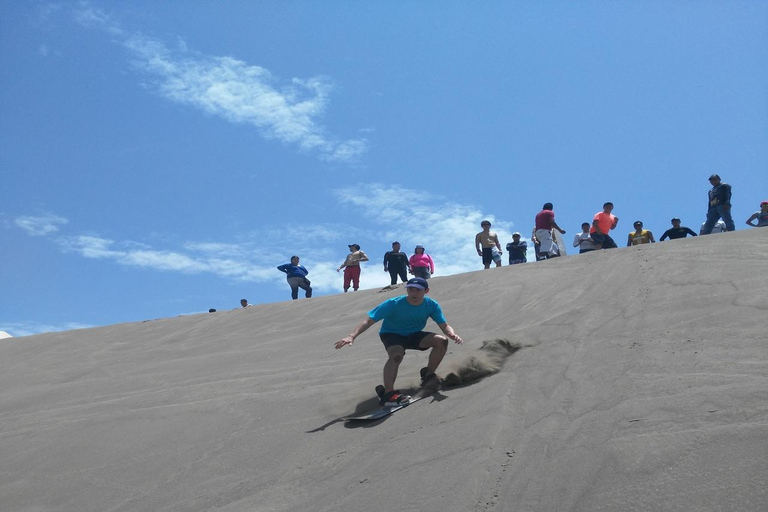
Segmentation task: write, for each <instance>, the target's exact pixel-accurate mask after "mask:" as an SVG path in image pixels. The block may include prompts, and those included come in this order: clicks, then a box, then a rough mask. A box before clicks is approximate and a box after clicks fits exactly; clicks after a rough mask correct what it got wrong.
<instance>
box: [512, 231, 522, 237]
mask: <svg viewBox="0 0 768 512" xmlns="http://www.w3.org/2000/svg"><path fill="white" fill-rule="evenodd" d="M512 236H520V233H518V232H517V231H515V232H514V233H512Z"/></svg>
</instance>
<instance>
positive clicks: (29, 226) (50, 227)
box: [14, 213, 69, 236]
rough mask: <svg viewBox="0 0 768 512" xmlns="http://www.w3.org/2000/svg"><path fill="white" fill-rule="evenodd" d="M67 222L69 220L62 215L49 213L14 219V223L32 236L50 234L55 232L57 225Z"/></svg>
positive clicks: (57, 228)
mask: <svg viewBox="0 0 768 512" xmlns="http://www.w3.org/2000/svg"><path fill="white" fill-rule="evenodd" d="M68 222H69V221H68V220H67V219H65V218H64V217H59V216H58V215H53V214H50V213H47V214H44V215H37V216H25V217H18V218H17V219H16V220H14V224H16V225H17V226H18V227H20V228H21V229H23V230H25V231H26V232H27V233H29V234H30V235H32V236H45V235H50V234H52V233H55V232H57V231H58V230H59V226H61V225H63V224H66V223H68Z"/></svg>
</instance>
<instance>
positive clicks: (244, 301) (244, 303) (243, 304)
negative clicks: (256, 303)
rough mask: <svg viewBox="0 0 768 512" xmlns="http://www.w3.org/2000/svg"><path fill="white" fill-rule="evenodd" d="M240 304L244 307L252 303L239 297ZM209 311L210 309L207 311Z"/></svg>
mask: <svg viewBox="0 0 768 512" xmlns="http://www.w3.org/2000/svg"><path fill="white" fill-rule="evenodd" d="M240 306H241V307H244V308H249V307H251V306H252V304H248V299H240ZM214 311H215V310H214ZM209 313H210V311H209Z"/></svg>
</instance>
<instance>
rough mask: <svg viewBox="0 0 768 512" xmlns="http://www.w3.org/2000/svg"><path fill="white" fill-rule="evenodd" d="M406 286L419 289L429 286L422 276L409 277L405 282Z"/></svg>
mask: <svg viewBox="0 0 768 512" xmlns="http://www.w3.org/2000/svg"><path fill="white" fill-rule="evenodd" d="M405 287H406V288H419V289H421V290H426V289H428V288H429V285H428V284H427V280H426V279H424V278H423V277H414V278H412V279H409V280H408V282H407V283H405Z"/></svg>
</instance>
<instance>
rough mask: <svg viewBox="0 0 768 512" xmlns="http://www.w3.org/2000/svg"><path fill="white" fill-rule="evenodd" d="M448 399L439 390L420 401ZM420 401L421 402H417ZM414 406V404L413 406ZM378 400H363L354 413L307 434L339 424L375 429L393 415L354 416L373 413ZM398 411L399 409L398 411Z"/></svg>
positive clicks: (377, 407)
mask: <svg viewBox="0 0 768 512" xmlns="http://www.w3.org/2000/svg"><path fill="white" fill-rule="evenodd" d="M423 391H424V389H422V388H413V389H406V390H403V393H405V394H408V395H416V394H417V393H419V392H423ZM446 398H448V397H447V396H445V395H443V394H442V393H440V391H439V390H435V391H432V392H431V393H430V394H429V396H426V397H424V398H423V399H422V400H429V403H432V402H442V401H443V400H445V399H446ZM419 401H421V400H419ZM414 405H415V404H414ZM410 406H411V404H408V405H407V406H405V407H403V409H407V408H408V407H410ZM380 407H381V406H380V405H379V400H378V398H375V397H374V398H369V399H368V400H365V401H363V402H360V403H359V404H357V407H355V412H354V413H352V414H348V415H346V416H341V417H339V418H336V419H334V420H331V421H329V422H328V423H326V424H325V425H321V426H319V427H317V428H314V429H312V430H307V432H306V433H307V434H314V433H315V432H322V431H323V430H325V429H326V428H328V427H330V426H331V425H334V424H336V423H339V422H342V421H344V422H346V423H345V425H344V426H345V427H346V428H370V427H375V426H377V425H381V424H382V423H383V422H384V421H385V420H386V419H387V418H389V417H390V416H392V414H393V413H390V414H387V415H386V416H384V417H382V418H377V419H372V420H354V418H355V417H356V416H362V415H364V414H366V413H370V412H373V411H376V410H378V409H379V408H380ZM398 410H399V409H398Z"/></svg>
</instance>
